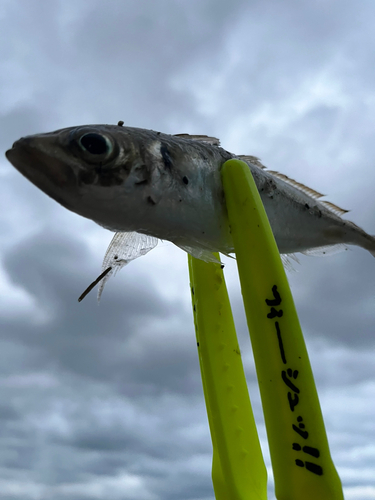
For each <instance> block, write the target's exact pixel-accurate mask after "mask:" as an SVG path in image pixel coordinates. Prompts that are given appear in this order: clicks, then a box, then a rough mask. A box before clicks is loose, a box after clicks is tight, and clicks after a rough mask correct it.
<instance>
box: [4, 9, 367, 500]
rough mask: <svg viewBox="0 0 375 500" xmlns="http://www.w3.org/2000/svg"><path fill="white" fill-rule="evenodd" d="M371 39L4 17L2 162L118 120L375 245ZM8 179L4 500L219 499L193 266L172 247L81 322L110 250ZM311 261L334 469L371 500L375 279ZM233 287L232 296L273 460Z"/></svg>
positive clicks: (219, 13)
mask: <svg viewBox="0 0 375 500" xmlns="http://www.w3.org/2000/svg"><path fill="white" fill-rule="evenodd" d="M372 19H373V5H372V3H371V2H369V1H365V2H362V3H361V6H360V7H359V6H358V5H357V4H354V3H350V2H344V3H343V2H338V1H326V2H324V3H322V2H312V3H309V4H306V3H303V4H302V3H296V2H291V1H290V2H283V3H282V4H281V3H280V2H276V1H271V2H268V3H264V2H256V1H254V2H250V3H249V2H245V1H244V0H238V1H236V2H230V3H229V2H225V1H219V2H218V1H213V0H207V1H203V2H202V1H198V0H193V1H191V2H189V3H187V2H184V1H174V2H171V1H167V0H165V1H161V2H157V3H155V2H152V1H144V0H142V1H137V2H136V1H127V2H120V1H115V0H111V1H108V2H105V3H103V2H99V1H97V0H95V1H92V2H90V3H87V2H82V1H74V2H73V1H66V2H58V1H55V0H53V1H41V0H40V1H38V2H32V3H31V2H27V1H25V0H17V1H13V2H5V3H4V5H3V7H2V14H1V18H0V25H1V26H0V33H1V35H0V37H1V41H2V42H3V43H2V44H0V47H1V48H0V88H1V93H0V130H1V134H0V147H1V149H2V151H5V150H6V149H8V148H9V147H10V146H11V144H12V143H13V142H14V141H15V140H16V139H18V138H19V137H20V136H23V135H26V134H32V133H37V132H40V131H50V130H54V129H57V128H60V127H63V126H71V125H75V124H81V123H100V122H106V123H116V122H117V121H118V120H119V119H122V120H124V121H125V123H126V124H127V125H130V126H140V127H145V128H154V129H156V130H161V131H165V132H171V133H179V132H191V133H203V134H213V135H217V136H219V137H220V138H221V140H222V143H223V146H224V147H225V148H226V149H228V150H230V151H233V152H235V153H240V154H241V153H247V154H256V155H259V156H261V157H262V159H263V161H264V163H265V164H266V165H267V166H269V167H270V168H271V169H276V170H280V171H281V172H283V173H285V174H287V175H289V176H290V177H292V178H295V179H297V180H299V181H301V182H304V183H306V184H307V185H309V186H311V187H312V188H315V189H317V190H320V191H322V192H324V193H327V194H329V198H327V199H329V200H331V201H333V202H334V203H337V204H338V205H340V206H341V205H342V206H343V207H344V208H350V209H351V210H352V212H351V213H349V214H348V217H347V218H348V219H350V220H353V221H354V222H356V223H358V224H359V225H360V226H363V227H364V228H365V229H366V230H368V231H369V232H370V233H375V229H374V228H375V216H374V213H375V202H374V197H373V186H374V182H375V173H374V172H375V170H374V168H373V166H374V165H373V164H374V157H375V147H374V141H373V130H374V116H375V115H374V111H375V110H374V102H375V101H374V93H373V81H374V78H373V72H374V69H373V68H374V61H373V59H374V46H373V45H374V43H373V26H372V24H373V22H372ZM0 167H1V168H0V176H1V183H0V200H1V208H2V210H1V213H0V239H1V250H0V263H1V266H0V278H1V282H0V297H1V304H0V307H1V309H0V310H1V316H0V333H1V337H0V346H1V349H0V373H1V381H0V395H1V401H2V404H1V405H0V419H1V421H2V426H1V432H0V490H1V491H2V498H4V499H5V500H8V499H9V500H10V499H12V500H18V499H20V500H21V499H22V500H24V499H35V498H39V499H41V500H42V499H47V498H54V499H56V500H60V499H61V500H66V499H68V498H72V499H73V498H74V499H77V500H81V499H82V500H83V499H85V500H87V499H90V500H91V499H94V498H95V500H98V499H102V498H103V499H104V498H113V499H115V500H116V499H119V500H120V499H121V500H123V499H133V498H137V499H140V500H158V499H163V500H164V499H179V498H181V499H184V500H187V499H189V500H208V499H212V498H213V491H212V485H211V478H210V469H211V444H210V437H209V431H208V426H207V417H206V414H205V408H204V402H203V396H202V388H201V382H200V374H199V365H198V359H197V354H196V347H195V337H194V329H193V323H192V314H191V306H190V302H189V300H190V299H189V288H188V277H187V270H186V259H185V258H184V257H181V255H180V253H179V252H178V251H175V250H174V249H173V248H171V246H170V245H167V244H164V245H160V246H159V247H158V248H156V249H155V250H153V251H152V252H151V253H150V254H149V255H148V256H146V257H144V258H142V259H140V260H139V261H136V262H134V263H132V264H130V265H129V266H128V267H127V268H125V269H124V270H123V271H121V273H120V274H119V275H118V276H116V278H115V279H113V280H111V281H110V282H109V283H108V285H107V286H106V289H105V291H104V294H103V298H102V301H101V303H100V306H99V307H98V306H97V304H96V298H95V292H92V295H91V296H88V297H87V298H86V299H85V300H84V301H83V302H82V303H80V304H78V303H77V298H78V296H79V295H80V293H81V292H82V291H83V289H84V288H85V287H86V286H87V285H88V284H89V283H90V282H91V281H92V280H93V279H94V278H95V277H96V276H97V274H99V272H100V262H101V258H102V255H103V253H104V251H105V247H106V244H107V243H108V242H109V240H110V234H109V233H108V232H105V231H104V230H103V229H101V228H99V227H97V226H95V225H94V224H93V223H91V222H90V221H86V220H83V219H81V218H79V217H78V216H76V215H75V214H72V213H69V212H67V211H66V210H65V209H63V208H62V207H60V206H59V205H57V204H56V203H55V202H54V201H53V200H50V199H49V198H48V197H46V196H45V195H44V194H43V193H41V192H39V191H38V190H37V189H36V188H35V187H34V186H32V185H31V184H29V183H28V181H26V180H25V179H24V178H22V177H21V176H20V175H19V174H18V172H16V171H15V170H14V169H13V168H12V167H11V165H9V164H8V163H6V160H5V159H3V160H0ZM300 261H301V263H300V265H298V264H296V265H295V267H296V268H297V271H298V272H297V273H290V274H288V277H289V281H290V283H291V287H292V292H293V295H294V298H295V302H296V306H297V310H298V313H299V317H300V321H301V325H302V329H303V331H304V334H305V338H306V342H307V346H308V349H309V353H310V358H311V362H312V366H313V369H314V373H315V378H316V382H317V386H318V390H319V394H320V399H321V404H322V408H323V413H324V417H325V422H326V427H327V431H328V436H329V441H330V444H331V450H332V454H333V457H334V461H335V463H336V465H337V467H338V470H339V472H340V475H341V477H342V480H343V484H344V488H345V494H346V496H347V497H348V498H351V499H354V500H365V499H366V500H367V499H368V498H372V497H375V483H374V480H373V478H374V476H375V474H374V470H375V457H374V453H373V450H372V448H371V446H370V445H369V443H371V442H372V441H373V438H374V428H373V424H372V422H373V419H374V407H373V405H372V404H371V401H373V396H374V394H373V392H374V391H373V385H374V384H373V381H374V369H373V363H372V355H373V347H374V326H373V325H374V301H375V287H374V283H375V266H374V264H375V261H374V259H373V257H372V256H371V255H370V254H366V253H365V252H364V251H363V250H361V249H354V250H353V251H351V252H346V253H344V254H341V255H340V254H339V255H337V256H332V257H327V258H322V259H320V258H316V259H314V258H308V257H306V258H304V257H302V258H301V259H300ZM235 267H236V266H235V262H228V263H227V265H226V279H227V282H228V287H229V291H230V297H231V301H232V304H233V310H234V314H235V318H236V325H237V330H238V336H239V340H240V344H241V351H242V356H243V360H244V365H245V369H246V373H247V376H248V380H249V388H250V393H251V396H252V400H254V413H255V415H256V419H257V422H258V424H259V430H260V433H261V436H262V441H265V433H264V424H263V423H262V412H261V407H260V401H259V395H258V394H257V389H256V379H255V370H254V365H253V360H252V355H251V348H250V343H249V337H248V333H247V329H246V322H245V318H244V314H243V310H242V306H241V295H240V290H239V286H238V282H237V276H236V271H235ZM266 457H267V458H266V460H267V464H268V466H269V464H270V462H269V458H268V455H267V452H266ZM270 488H272V482H271V483H270ZM272 495H273V492H270V498H272ZM371 495H372V496H371Z"/></svg>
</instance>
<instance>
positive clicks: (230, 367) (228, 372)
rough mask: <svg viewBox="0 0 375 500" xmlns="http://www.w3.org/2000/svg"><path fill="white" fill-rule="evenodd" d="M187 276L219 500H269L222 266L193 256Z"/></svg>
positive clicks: (214, 482) (213, 477)
mask: <svg viewBox="0 0 375 500" xmlns="http://www.w3.org/2000/svg"><path fill="white" fill-rule="evenodd" d="M216 257H217V258H219V256H218V255H216ZM189 273H190V284H191V293H192V302H193V310H194V322H195V329H196V337H197V345H198V354H199V361H200V367H201V374H202V382H203V390H204V395H205V400H206V406H207V414H208V420H209V424H210V430H211V437H212V444H213V463H212V480H213V485H214V490H215V496H216V499H217V500H266V498H267V472H266V468H265V465H264V461H263V457H262V452H261V448H260V444H259V439H258V434H257V430H256V426H255V421H254V416H253V412H252V409H251V405H250V399H249V393H248V390H247V385H246V379H245V375H244V371H243V366H242V361H241V354H240V350H239V347H238V341H237V336H236V331H235V327H234V322H233V317H232V311H231V307H230V303H229V299H228V293H227V288H226V285H225V281H224V276H223V272H222V269H221V266H220V264H214V263H206V262H202V261H201V260H197V259H194V258H193V257H191V256H190V255H189Z"/></svg>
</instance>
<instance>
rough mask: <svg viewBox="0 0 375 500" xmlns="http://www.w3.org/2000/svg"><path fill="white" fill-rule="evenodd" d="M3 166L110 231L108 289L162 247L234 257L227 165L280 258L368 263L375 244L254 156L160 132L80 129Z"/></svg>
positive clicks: (50, 138) (208, 257) (27, 147)
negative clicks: (365, 255)
mask: <svg viewBox="0 0 375 500" xmlns="http://www.w3.org/2000/svg"><path fill="white" fill-rule="evenodd" d="M6 157H7V159H8V160H9V161H10V162H11V163H12V165H13V166H14V167H15V168H16V169H17V170H18V171H19V172H20V173H21V174H23V175H24V176H25V177H26V178H27V179H28V180H29V181H31V182H32V183H33V184H35V185H36V186H37V187H38V188H39V189H41V190H42V191H44V192H45V193H46V194H47V195H48V196H50V197H51V198H53V199H54V200H56V201H57V202H58V203H60V204H61V205H62V206H63V207H65V208H67V209H68V210H71V211H72V212H75V213H77V214H79V215H81V216H83V217H86V218H88V219H91V220H93V221H94V222H96V223H97V224H99V225H101V226H103V227H104V228H106V229H109V230H111V231H113V232H115V235H114V237H113V238H112V241H111V243H110V245H109V247H108V250H107V252H106V254H105V256H104V260H103V264H102V271H103V272H102V275H101V276H99V278H100V279H99V278H98V280H95V282H94V284H96V282H97V281H100V282H101V284H100V286H99V292H98V297H99V298H100V295H101V293H102V290H103V287H104V284H105V282H106V281H107V280H108V279H109V277H110V276H111V275H113V274H114V273H116V272H117V271H118V270H119V269H121V268H122V267H123V266H124V265H126V264H128V263H129V262H130V261H131V260H134V259H135V258H137V257H139V256H141V255H145V254H146V253H147V252H149V251H150V250H152V249H153V248H154V247H155V246H156V245H157V243H158V241H159V240H167V241H170V242H172V243H174V244H175V245H177V246H178V247H179V248H181V249H183V250H185V251H186V252H188V253H189V254H191V255H192V256H194V257H196V258H198V259H202V260H205V261H207V262H215V261H216V262H217V258H216V257H215V256H214V255H213V252H220V253H222V254H224V255H230V254H233V253H234V246H233V241H232V237H231V232H230V224H229V220H228V214H227V210H226V205H225V195H224V191H223V186H222V182H221V174H220V169H221V167H222V165H223V164H224V163H225V162H226V161H227V160H230V159H240V160H242V161H244V162H245V163H246V164H247V165H248V166H249V169H250V171H251V174H252V175H253V178H254V180H255V183H256V186H257V189H258V191H259V194H260V196H261V199H262V202H263V205H264V208H265V210H266V213H267V216H268V219H269V222H270V225H271V228H272V231H273V234H274V237H275V240H276V243H277V246H278V249H279V252H280V254H283V255H285V256H288V255H290V256H293V255H294V254H295V253H298V252H300V253H303V254H313V255H317V254H321V255H326V254H328V253H333V252H335V251H339V250H343V249H346V248H347V245H357V246H360V247H362V248H364V249H366V250H368V251H369V252H371V254H372V255H373V256H374V257H375V236H373V235H369V234H367V233H366V232H365V231H364V230H363V229H361V228H360V227H358V226H357V225H356V224H354V223H353V222H350V221H348V220H346V219H343V218H342V215H344V214H346V213H347V210H344V209H342V208H340V207H338V206H336V205H334V204H333V203H330V202H328V201H325V200H321V198H322V197H323V196H324V195H323V194H321V193H319V192H317V191H315V190H314V189H311V188H309V187H307V186H305V185H303V184H301V183H299V182H297V181H295V180H293V179H291V178H289V177H287V176H286V175H284V174H281V173H279V172H277V171H274V170H268V169H266V168H265V166H264V165H263V164H262V163H261V161H260V160H259V158H257V157H256V156H251V155H235V154H232V153H230V152H228V151H226V150H225V149H223V148H222V147H221V146H220V141H219V140H218V139H217V138H215V137H210V136H205V135H189V134H176V135H170V134H164V133H161V132H157V131H153V130H146V129H141V128H135V127H126V126H124V122H122V121H121V122H119V123H118V124H117V125H83V126H76V127H68V128H63V129H59V130H56V131H54V132H48V133H42V134H35V135H30V136H26V137H22V138H21V139H19V140H18V141H16V142H15V143H14V144H13V146H12V148H11V149H9V150H8V151H7V152H6Z"/></svg>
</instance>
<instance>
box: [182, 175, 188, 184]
mask: <svg viewBox="0 0 375 500" xmlns="http://www.w3.org/2000/svg"><path fill="white" fill-rule="evenodd" d="M182 182H183V183H184V184H189V179H188V178H187V177H186V175H184V176H183V178H182Z"/></svg>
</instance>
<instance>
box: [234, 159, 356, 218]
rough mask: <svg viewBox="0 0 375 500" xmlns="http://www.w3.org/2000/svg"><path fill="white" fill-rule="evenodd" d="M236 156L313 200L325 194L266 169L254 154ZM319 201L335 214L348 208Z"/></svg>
mask: <svg viewBox="0 0 375 500" xmlns="http://www.w3.org/2000/svg"><path fill="white" fill-rule="evenodd" d="M238 158H239V159H241V160H244V161H248V162H249V163H252V164H254V165H256V166H257V167H260V168H262V169H265V170H266V172H267V173H269V174H271V175H273V176H274V177H277V178H278V179H281V180H282V181H284V182H286V183H287V184H289V186H293V187H294V188H296V189H298V190H299V191H302V192H303V193H305V194H307V195H308V196H310V197H311V198H313V199H315V200H317V199H318V198H321V197H322V196H325V195H324V194H322V193H319V192H318V191H315V189H311V188H309V187H308V186H305V184H302V183H301V182H297V181H295V180H294V179H291V178H290V177H288V176H287V175H285V174H281V173H280V172H277V171H276V170H268V169H267V168H266V167H265V166H264V165H262V163H261V162H260V160H259V158H257V157H256V156H249V155H241V156H238ZM319 203H321V204H322V205H323V206H324V207H325V208H326V209H327V210H329V211H330V212H333V213H334V214H335V215H338V216H341V215H344V214H346V213H348V212H349V210H345V209H344V208H341V207H338V206H337V205H335V204H334V203H331V202H330V201H319Z"/></svg>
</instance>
